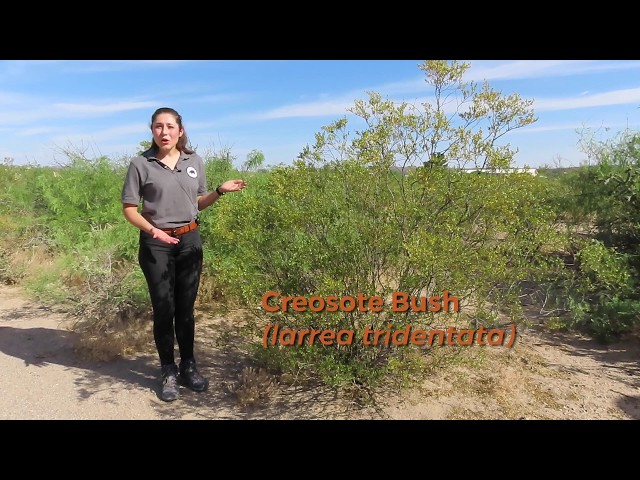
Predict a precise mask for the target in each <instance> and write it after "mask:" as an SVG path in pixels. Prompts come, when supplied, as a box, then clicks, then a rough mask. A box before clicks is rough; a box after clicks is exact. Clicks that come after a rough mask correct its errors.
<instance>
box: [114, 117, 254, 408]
mask: <svg viewBox="0 0 640 480" xmlns="http://www.w3.org/2000/svg"><path fill="white" fill-rule="evenodd" d="M151 133H152V135H153V141H152V144H151V148H149V150H147V151H146V152H143V153H142V154H141V155H140V156H137V157H135V158H133V159H132V160H131V163H130V164H129V169H128V171H127V175H126V178H125V181H124V185H123V188H122V208H123V214H124V217H125V218H126V219H127V221H128V222H129V223H131V224H132V225H133V226H135V227H137V228H138V229H140V240H139V242H140V243H139V251H138V261H139V264H140V268H141V269H142V272H143V273H144V276H145V278H146V281H147V285H148V287H149V294H150V297H151V304H152V306H153V337H154V340H155V344H156V348H157V351H158V356H159V357H160V369H161V377H162V392H161V395H160V397H161V398H162V400H165V401H167V402H170V401H173V400H176V399H177V398H178V397H179V387H178V383H181V384H183V385H185V386H187V387H188V388H190V389H191V390H194V391H196V392H202V391H204V390H206V389H207V387H208V386H209V382H208V380H206V379H205V378H203V377H202V375H200V373H199V372H198V369H197V367H196V360H195V356H194V336H195V319H194V315H193V311H194V304H195V300H196V296H197V293H198V287H199V284H200V274H201V272H202V241H201V238H200V231H199V229H198V212H199V211H200V210H204V209H205V208H207V207H208V206H210V205H211V204H213V203H214V202H216V201H217V200H218V199H219V198H220V197H221V196H222V195H224V194H225V193H228V192H236V191H239V190H242V189H243V188H245V187H246V186H247V184H246V182H245V181H244V180H227V181H225V182H224V183H222V184H221V185H219V186H218V187H217V188H216V189H215V190H214V191H212V192H207V191H206V183H207V182H206V176H205V169H204V162H203V160H202V158H201V157H200V156H199V155H198V154H197V153H196V152H195V151H194V150H192V149H190V148H189V146H188V145H189V142H188V139H187V132H186V131H185V129H184V126H183V123H182V117H181V116H180V115H179V114H178V112H177V111H175V110H174V109H172V108H168V107H163V108H159V109H158V110H156V111H155V112H154V113H153V115H152V116H151ZM141 201H142V208H141V211H139V208H138V205H139V204H140V202H141ZM174 335H175V336H174ZM175 340H177V343H178V349H179V353H180V366H179V368H178V366H177V365H176V363H175V357H174V341H175Z"/></svg>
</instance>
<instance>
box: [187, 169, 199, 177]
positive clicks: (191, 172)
mask: <svg viewBox="0 0 640 480" xmlns="http://www.w3.org/2000/svg"><path fill="white" fill-rule="evenodd" d="M187 175H189V176H190V177H191V178H196V177H197V176H198V172H197V171H196V169H195V168H193V167H187Z"/></svg>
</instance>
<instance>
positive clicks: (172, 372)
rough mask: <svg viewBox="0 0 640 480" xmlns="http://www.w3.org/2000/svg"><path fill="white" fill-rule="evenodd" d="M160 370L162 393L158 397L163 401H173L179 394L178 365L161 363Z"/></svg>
mask: <svg viewBox="0 0 640 480" xmlns="http://www.w3.org/2000/svg"><path fill="white" fill-rule="evenodd" d="M161 372H162V393H161V394H160V398H162V400H164V401H165V402H173V401H174V400H177V399H178V397H179V396H180V392H179V387H178V367H177V366H176V365H175V364H173V365H163V366H162V367H161Z"/></svg>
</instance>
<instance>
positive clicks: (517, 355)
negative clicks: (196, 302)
mask: <svg viewBox="0 0 640 480" xmlns="http://www.w3.org/2000/svg"><path fill="white" fill-rule="evenodd" d="M69 321H70V319H69V318H67V317H65V316H64V315H63V314H60V313H56V312H54V311H52V310H50V309H48V308H46V307H44V306H42V305H38V304H35V303H33V302H31V301H29V300H27V298H26V296H25V295H24V294H23V292H22V291H21V289H20V288H19V287H15V286H5V285H3V286H0V382H1V384H2V385H3V394H2V395H1V396H0V419H36V420H37V419H62V420H73V419H87V420H103V419H104V420H108V419H122V420H155V419H181V420H198V419H204V420H207V419H434V420H441V419H449V420H455V419H528V420H534V419H640V365H639V361H640V341H639V340H638V338H635V337H630V338H628V339H626V340H625V341H623V342H620V343H617V344H614V345H608V346H603V345H600V344H598V343H597V342H595V341H594V340H591V339H588V338H584V337H581V336H577V335H573V334H563V333H554V334H551V333H548V332H544V331H543V330H542V329H540V328H535V327H529V328H520V329H519V330H518V340H517V341H516V344H515V345H514V347H513V348H511V349H507V348H503V347H465V348H468V352H466V355H464V358H462V359H461V361H458V362H457V363H456V364H455V366H452V365H450V364H449V366H447V367H446V368H442V369H439V370H438V369H436V370H435V371H434V372H433V373H432V374H430V375H429V376H428V377H427V378H425V381H424V384H423V385H422V388H420V389H417V390H415V391H413V392H412V393H411V394H405V395H390V396H389V397H388V398H386V399H384V400H381V401H380V402H379V403H378V405H376V406H375V407H368V408H365V409H363V408H360V407H357V406H356V405H355V404H354V402H353V401H351V400H350V399H348V398H338V397H336V396H335V395H334V394H332V392H329V391H324V390H322V389H311V388H310V389H302V388H299V387H292V386H286V385H283V384H273V383H271V379H270V378H269V377H265V376H261V374H260V372H256V371H255V370H251V369H248V368H247V364H246V359H244V358H243V357H242V355H241V354H240V353H239V352H238V351H237V350H236V349H234V348H233V345H232V344H233V342H232V341H230V339H229V329H228V328H229V326H228V325H226V324H225V319H221V318H207V317H204V318H198V323H197V329H198V332H197V338H198V339H199V340H198V341H199V343H197V345H196V348H197V351H198V352H199V354H198V358H199V365H200V370H201V372H202V373H203V374H204V375H206V376H207V377H209V379H210V381H211V387H210V388H209V390H208V391H207V392H204V393H200V394H198V393H193V392H190V391H188V390H186V389H182V390H181V398H180V399H179V400H178V401H176V402H172V403H165V402H163V401H161V400H160V399H159V398H158V393H159V379H158V366H157V360H156V357H155V354H154V352H153V349H152V348H150V349H149V351H148V353H145V354H141V355H135V356H131V357H127V358H118V359H116V360H113V361H108V362H98V361H89V360H83V359H81V358H79V357H78V356H77V355H76V354H75V353H74V345H75V343H76V342H75V340H76V339H77V338H76V334H74V333H73V332H71V331H70V330H69V328H68V326H69ZM252 389H253V390H252ZM252 398H253V400H255V401H251V399H252Z"/></svg>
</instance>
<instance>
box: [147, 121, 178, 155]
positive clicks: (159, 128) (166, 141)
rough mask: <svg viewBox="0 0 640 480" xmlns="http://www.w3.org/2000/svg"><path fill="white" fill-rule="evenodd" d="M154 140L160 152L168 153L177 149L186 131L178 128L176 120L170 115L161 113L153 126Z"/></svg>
mask: <svg viewBox="0 0 640 480" xmlns="http://www.w3.org/2000/svg"><path fill="white" fill-rule="evenodd" d="M151 131H152V133H153V139H154V140H155V142H156V145H158V148H159V149H160V150H164V151H166V152H168V151H171V150H172V149H173V148H175V146H176V144H177V143H178V140H179V139H180V137H181V136H182V134H183V132H184V130H183V129H182V128H180V127H179V126H178V122H177V121H176V118H175V117H174V116H173V115H171V114H170V113H161V114H160V115H158V116H157V117H156V119H155V121H154V122H153V124H152V125H151Z"/></svg>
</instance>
